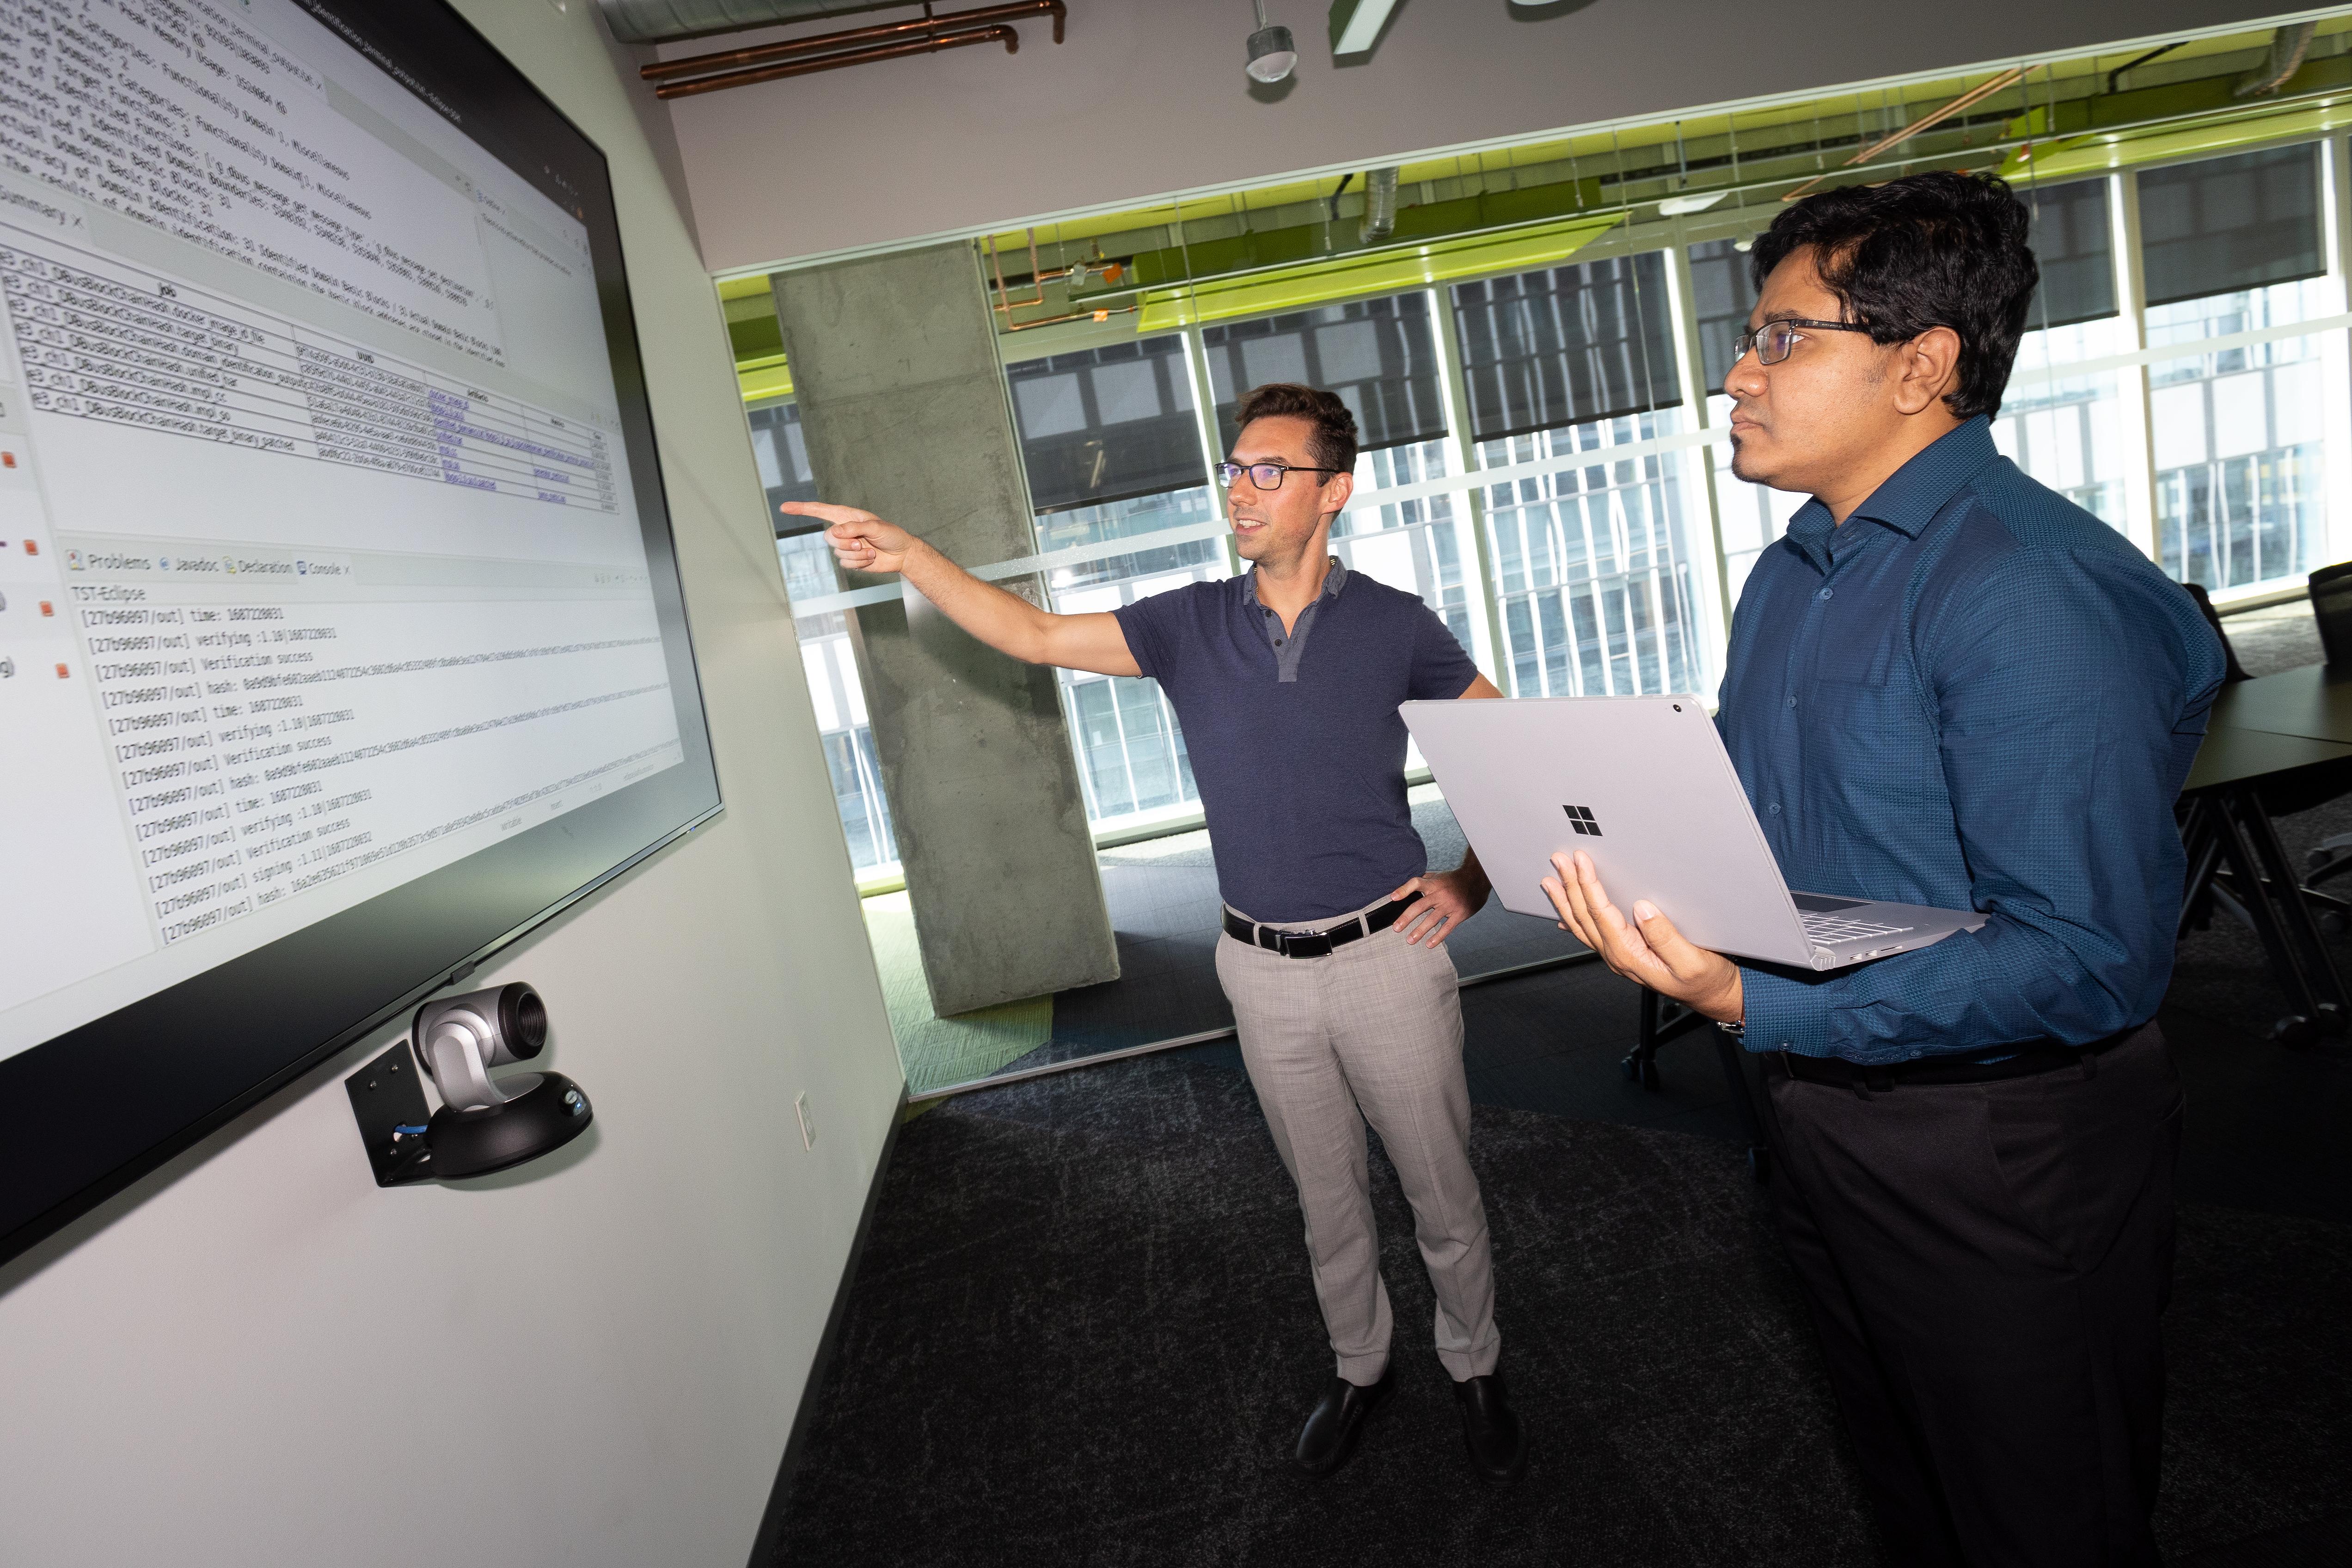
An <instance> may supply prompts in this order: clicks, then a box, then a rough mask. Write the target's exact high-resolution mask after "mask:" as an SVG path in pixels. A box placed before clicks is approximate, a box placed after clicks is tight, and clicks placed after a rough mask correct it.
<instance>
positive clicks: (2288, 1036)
mask: <svg viewBox="0 0 2352 1568" xmlns="http://www.w3.org/2000/svg"><path fill="white" fill-rule="evenodd" d="M2271 1038H2272V1039H2273V1040H2274V1041H2276V1042H2277V1043H2278V1044H2280V1045H2282V1046H2284V1047H2286V1048H2287V1049H2289V1050H2291V1051H2303V1050H2309V1049H2310V1048H2311V1047H2314V1046H2315V1045H2317V1044H2318V1043H2319V1025H2318V1024H2317V1023H2315V1021H2313V1020H2312V1019H2309V1018H2306V1017H2305V1016H2303V1015H2302V1014H2300V1013H2291V1014H2289V1015H2288V1016H2285V1017H2284V1018H2281V1019H2280V1020H2279V1021H2278V1022H2277V1023H2275V1024H2273V1025H2272V1026H2271Z"/></svg>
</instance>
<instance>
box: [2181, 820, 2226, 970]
mask: <svg viewBox="0 0 2352 1568" xmlns="http://www.w3.org/2000/svg"><path fill="white" fill-rule="evenodd" d="M2212 810H2213V807H2212V805H2211V804H2210V802H2208V801H2206V800H2205V799H2203V798H2202V797H2198V798H2194V799H2191V800H2189V802H2188V803H2187V805H2186V807H2185V809H2184V810H2183V811H2182V813H2181V817H2180V842H2181V847H2182V848H2183V849H2185V850H2187V851H2188V855H2189V881H2188V886H2187V888H2186V889H2184V891H2183V892H2182V895H2181V900H2180V924H2179V930H2177V931H2174V933H2173V939H2174V940H2175V941H2179V939H2180V938H2181V937H2184V936H2187V935H2188V934H2189V932H2190V931H2202V930H2203V929H2204V928H2205V927H2206V926H2208V925H2210V924H2211V923H2212V920H2213V873H2214V872H2216V871H2218V870H2220V869H2221V835H2219V834H2217V833H2215V832H2214V831H2213V825H2212V823H2211V822H2210V820H2209V818H2210V816H2211V813H2212Z"/></svg>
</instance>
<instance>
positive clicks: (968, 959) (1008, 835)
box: [775, 244, 1118, 1015]
mask: <svg viewBox="0 0 2352 1568" xmlns="http://www.w3.org/2000/svg"><path fill="white" fill-rule="evenodd" d="M775 295H776V315H777V317H778V319H779V320H780V321H782V326H783V335H784V350H785V353H787V354H789V355H790V356H791V363H792V367H793V392H794V394H795V395H797V397H798V398H799V400H800V408H801V424H802V427H803V431H804V432H805V434H806V436H807V439H808V453H809V466H810V468H812V469H814V472H815V475H816V480H817V485H818V487H819V489H820V492H821V493H822V494H823V495H824V499H825V500H829V501H835V502H839V503H841V504H844V505H847V506H858V507H864V508H866V510H869V511H872V512H876V513H878V514H879V515H881V516H883V517H886V518H888V519H889V520H890V521H893V522H896V523H898V524H899V525H901V526H902V527H904V528H906V529H908V531H911V532H914V533H916V534H919V535H920V536H921V537H923V538H924V539H926V540H929V542H931V543H932V544H933V545H935V546H936V547H938V548H939V549H940V551H942V552H945V553H946V554H947V556H948V557H949V558H950V560H953V561H956V562H959V563H963V564H965V565H981V564H985V563H989V562H993V561H1005V560H1010V559H1013V558H1014V557H1016V556H1022V555H1030V554H1034V553H1035V552H1036V548H1037V546H1036V535H1035V532H1034V530H1033V528H1032V526H1031V522H1030V510H1029V487H1028V481H1027V479H1025V478H1024V476H1023V473H1022V469H1021V453H1020V447H1019V445H1018V443H1017V442H1016V440H1015V438H1014V436H1013V414H1012V409H1011V406H1010V405H1009V404H1008V403H1007V401H1006V395H1005V388H1004V376H1003V371H1002V370H1001V369H1000V368H999V367H998V364H997V360H996V344H995V332H994V327H993V318H992V314H991V312H990V309H989V300H988V296H987V294H986V292H985V290H984V289H983V288H982V282H981V275H980V264H979V260H978V258H977V257H976V255H975V254H974V252H973V249H972V247H971V246H970V245H968V244H962V245H946V246H939V247H932V248H929V249H924V250H914V251H901V252H899V253H898V254H895V255H891V256H881V257H875V258H868V259H863V260H856V261H845V262H841V263H839V264H837V265H835V266H832V267H825V268H815V269H813V270H810V271H805V272H791V273H783V274H780V275H779V276H778V277H777V279H776V280H775ZM885 580H886V579H878V578H873V577H868V576H866V575H864V574H845V585H846V586H849V587H853V588H855V587H864V586H866V585H869V584H873V583H876V582H879V581H885ZM1002 585H1003V586H1004V587H1006V588H1009V589H1011V590H1013V592H1014V593H1016V594H1019V595H1022V596H1023V597H1024V598H1026V599H1028V600H1029V601H1030V602H1031V603H1032V604H1040V605H1042V604H1043V603H1045V585H1044V583H1043V581H1042V580H1041V579H1039V578H1037V577H1035V576H1028V577H1021V578H1016V579H1012V580H1008V581H1006V582H1005V583H1004V584H1002ZM849 619H850V644H851V646H852V647H853V648H854V649H855V651H856V658H857V672H858V677H859V679H862V680H863V681H864V682H865V686H866V712H867V714H868V715H869V716H870V717H871V720H872V722H873V725H874V746H875V751H876V752H877V754H878V756H879V757H880V760H881V763H882V784H883V788H884V789H885V790H886V791H887V793H888V795H889V797H890V811H891V816H892V818H893V823H894V826H896V828H897V830H898V856H899V859H900V861H901V863H902V864H903V865H904V866H905V867H906V870H907V892H908V900H909V901H910V902H911V903H912V904H913V906H914V910H915V931H916V936H917V939H918V942H919V945H920V947H921V949H922V954H923V973H924V976H925V978H926V979H927V980H928V981H929V984H930V991H931V1005H932V1006H933V1007H934V1008H936V1009H937V1010H938V1011H939V1012H940V1014H942V1015H947V1014H953V1013H962V1012H967V1011H969V1010H971V1008H974V1007H984V1006H987V1005H991V1004H992V1003H997V1002H1007V1001H1012V1000H1013V999H1015V998H1018V997H1024V996H1035V995H1040V994H1045V993H1046V992H1052V991H1061V990H1065V989H1066V988H1068V987H1070V986H1074V985H1092V984H1097V983H1098V982H1101V981H1105V980H1116V979H1117V978H1118V947H1117V945H1116V944H1115V942H1113V940H1112V937H1111V929H1110V914H1109V911H1108V909H1106V907H1105V906H1104V903H1103V891H1102V877H1101V874H1100V873H1099V871H1098V870H1097V868H1096V865H1095V852H1094V839H1093V837H1092V835H1091V833H1090V832H1089V831H1088V829H1087V807H1086V797H1085V795H1083V794H1082V793H1081V792H1080V790H1079V787H1078V770H1077V761H1076V756H1075V755H1074V754H1073V752H1072V751H1071V747H1070V736H1069V728H1068V725H1067V723H1066V721H1065V720H1064V718H1063V715H1062V700H1061V692H1060V690H1059V689H1058V687H1057V684H1056V680H1055V673H1054V671H1052V670H1051V669H1047V668H1033V667H1031V666H1028V665H1024V664H1022V663H1020V662H1018V661H1017V660H1014V659H1011V658H1005V657H1004V656H1003V655H1002V654H999V653H996V652H993V651H992V650H991V649H989V648H988V647H983V646H982V644H980V643H979V642H977V641H975V640H973V639H972V638H971V637H966V636H965V635H964V634H963V633H962V632H961V631H960V630H958V629H957V628H956V626H955V625H954V624H953V623H952V622H950V621H949V620H948V618H947V617H946V616H942V615H940V613H939V612H938V611H937V610H936V609H934V608H932V607H931V605H930V604H929V601H927V600H925V599H924V598H923V597H922V596H921V595H919V594H917V593H915V592H914V591H913V590H912V589H909V590H908V593H907V595H906V598H905V600H904V601H903V602H901V601H892V602H889V603H886V604H880V605H864V606H861V607H860V608H858V609H855V610H852V611H851V612H850V613H849Z"/></svg>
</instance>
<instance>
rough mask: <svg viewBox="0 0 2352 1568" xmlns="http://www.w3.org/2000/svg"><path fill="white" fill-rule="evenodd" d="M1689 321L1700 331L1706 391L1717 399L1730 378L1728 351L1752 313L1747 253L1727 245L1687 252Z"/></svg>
mask: <svg viewBox="0 0 2352 1568" xmlns="http://www.w3.org/2000/svg"><path fill="white" fill-rule="evenodd" d="M1690 269H1691V300H1690V305H1691V316H1692V319H1693V321H1695V323H1696V325H1697V327H1698V362H1699V368H1700V370H1701V372H1702V373H1703V374H1705V375H1706V391H1707V392H1708V393H1710V394H1713V393H1719V392H1721V391H1722V390H1723V378H1724V377H1725V376H1727V375H1729V374H1731V366H1732V363H1733V355H1732V351H1733V350H1734V349H1735V348H1737V347H1738V340H1739V334H1740V333H1742V332H1744V331H1747V330H1748V312H1750V311H1751V310H1755V309H1756V286H1755V285H1754V284H1753V283H1750V282H1749V281H1748V252H1746V251H1744V250H1739V249H1737V248H1735V247H1733V245H1732V242H1731V241H1730V240H1727V239H1710V240H1708V241H1707V242H1706V243H1705V244H1704V245H1694V246H1692V247H1690Z"/></svg>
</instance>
